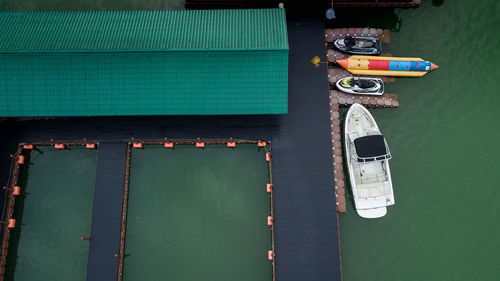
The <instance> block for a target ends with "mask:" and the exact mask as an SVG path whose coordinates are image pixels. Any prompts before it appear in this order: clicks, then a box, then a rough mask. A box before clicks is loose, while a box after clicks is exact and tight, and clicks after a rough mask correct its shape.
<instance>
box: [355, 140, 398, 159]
mask: <svg viewBox="0 0 500 281" xmlns="http://www.w3.org/2000/svg"><path fill="white" fill-rule="evenodd" d="M354 146H355V148H356V154H357V156H358V161H359V162H370V161H381V160H385V159H391V153H390V152H389V149H388V148H387V145H386V143H385V139H384V137H383V136H382V135H371V136H364V137H360V138H357V139H355V140H354Z"/></svg>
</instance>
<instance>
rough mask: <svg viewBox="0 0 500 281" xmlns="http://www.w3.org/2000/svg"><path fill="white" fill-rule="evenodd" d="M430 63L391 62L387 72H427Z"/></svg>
mask: <svg viewBox="0 0 500 281" xmlns="http://www.w3.org/2000/svg"><path fill="white" fill-rule="evenodd" d="M430 69H431V63H430V62H428V61H402V60H400V61H397V60H391V61H390V63H389V70H397V71H429V70H430Z"/></svg>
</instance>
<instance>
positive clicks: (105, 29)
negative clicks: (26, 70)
mask: <svg viewBox="0 0 500 281" xmlns="http://www.w3.org/2000/svg"><path fill="white" fill-rule="evenodd" d="M226 49H229V50H266V49H269V50H275V49H288V39H287V28H286V19H285V11H284V9H258V10H255V9H249V10H170V11H91V12H88V11H74V12H3V13H0V52H46V51H49V52H52V51H70V52H71V51H82V52H87V51H89V52H92V51H147V50H156V51H169V50H186V51H189V50H195V51H196V50H226Z"/></svg>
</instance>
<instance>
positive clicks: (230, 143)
mask: <svg viewBox="0 0 500 281" xmlns="http://www.w3.org/2000/svg"><path fill="white" fill-rule="evenodd" d="M227 147H236V142H234V141H228V142H227Z"/></svg>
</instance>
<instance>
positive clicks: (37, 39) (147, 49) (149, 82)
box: [0, 9, 288, 117]
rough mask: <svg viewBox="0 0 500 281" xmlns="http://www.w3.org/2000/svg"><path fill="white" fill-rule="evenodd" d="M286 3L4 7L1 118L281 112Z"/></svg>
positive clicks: (1, 18)
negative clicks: (45, 8)
mask: <svg viewBox="0 0 500 281" xmlns="http://www.w3.org/2000/svg"><path fill="white" fill-rule="evenodd" d="M287 103H288V39H287V28H286V18H285V11H284V10H283V9H260V10H175V11H112V12H110V11H101V12H28V13H15V12H8V13H0V116H2V117H10V116H15V117H21V116H104V115H208V114H209V115H221V114H282V113H287V110H288V106H287Z"/></svg>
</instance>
